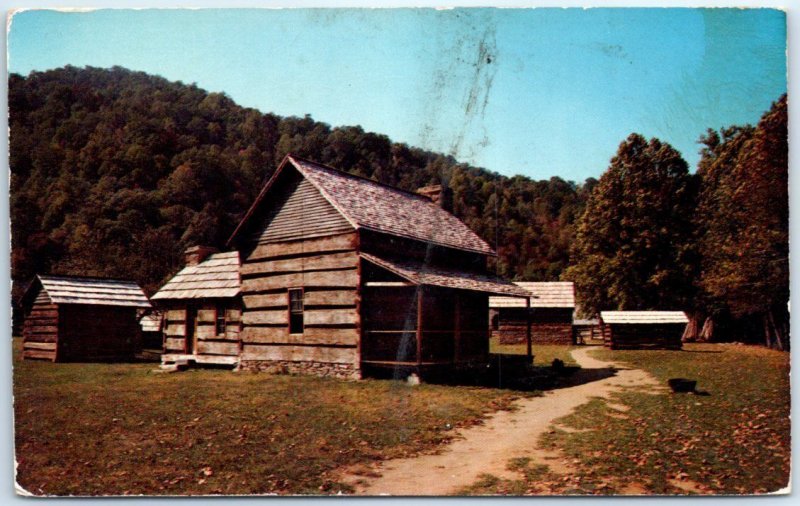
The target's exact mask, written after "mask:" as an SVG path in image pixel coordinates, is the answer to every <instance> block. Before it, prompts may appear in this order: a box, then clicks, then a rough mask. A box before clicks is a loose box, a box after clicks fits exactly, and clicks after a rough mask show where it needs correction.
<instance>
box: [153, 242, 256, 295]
mask: <svg viewBox="0 0 800 506" xmlns="http://www.w3.org/2000/svg"><path fill="white" fill-rule="evenodd" d="M240 288H241V280H240V277H239V252H238V251H231V252H227V253H214V254H212V255H209V256H208V258H206V259H205V260H204V261H203V262H200V263H199V264H197V265H189V266H186V267H184V268H183V269H182V270H181V271H180V272H178V273H177V274H176V275H175V276H173V277H172V279H170V280H169V281H168V282H167V284H165V285H164V286H162V287H161V289H160V290H159V291H158V292H156V293H155V295H153V297H152V299H153V300H167V299H202V298H227V297H236V296H237V295H239V290H240Z"/></svg>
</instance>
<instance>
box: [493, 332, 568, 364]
mask: <svg viewBox="0 0 800 506" xmlns="http://www.w3.org/2000/svg"><path fill="white" fill-rule="evenodd" d="M531 348H532V350H533V364H534V365H536V366H541V367H545V366H549V365H551V364H552V363H553V359H555V358H558V359H561V360H562V361H563V362H564V364H566V365H570V366H576V365H577V364H576V363H575V360H574V359H573V358H572V355H570V351H571V350H574V349H576V348H580V346H569V345H564V344H534V345H533V346H532V347H531ZM489 351H490V352H491V353H508V354H512V355H525V353H526V352H527V345H526V344H500V343H499V342H498V340H497V338H492V340H491V341H490V344H489Z"/></svg>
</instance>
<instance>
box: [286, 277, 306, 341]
mask: <svg viewBox="0 0 800 506" xmlns="http://www.w3.org/2000/svg"><path fill="white" fill-rule="evenodd" d="M289 333H290V334H302V333H303V289H302V288H290V289H289Z"/></svg>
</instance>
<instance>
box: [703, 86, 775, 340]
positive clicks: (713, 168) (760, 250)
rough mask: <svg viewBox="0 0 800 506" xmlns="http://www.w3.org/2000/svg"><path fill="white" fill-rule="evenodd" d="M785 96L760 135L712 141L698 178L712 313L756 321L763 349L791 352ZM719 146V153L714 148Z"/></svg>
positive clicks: (745, 132) (744, 132) (727, 135)
mask: <svg viewBox="0 0 800 506" xmlns="http://www.w3.org/2000/svg"><path fill="white" fill-rule="evenodd" d="M787 120H788V114H787V106H786V95H784V96H782V97H781V98H780V99H779V100H778V101H777V102H775V103H774V104H773V105H772V107H771V109H770V110H769V111H768V112H767V113H766V114H765V115H764V116H763V117H762V118H761V120H760V121H759V123H758V125H757V126H756V128H755V129H751V128H741V129H739V128H735V129H729V130H728V131H727V132H723V137H722V139H720V140H719V141H718V142H715V138H713V137H712V138H711V139H710V141H707V142H706V145H707V146H708V147H709V149H708V151H707V152H705V153H704V157H703V164H702V166H701V169H702V170H700V171H699V172H698V174H699V176H700V177H701V181H702V183H701V188H702V190H701V194H700V196H701V198H700V209H701V210H703V211H704V212H705V214H706V218H705V223H704V224H703V225H702V229H701V230H702V232H703V237H702V240H701V252H702V255H703V259H702V277H701V281H700V286H701V288H702V289H703V290H704V292H705V293H707V294H708V295H707V297H708V299H709V300H710V301H711V303H710V304H709V307H708V309H709V313H710V314H711V315H712V316H720V315H721V314H723V315H724V314H725V313H729V314H730V316H731V317H732V318H734V319H739V320H748V319H749V320H753V319H756V320H759V321H760V322H761V325H760V328H761V331H762V335H763V339H764V343H765V344H766V345H767V346H770V347H774V348H777V349H783V350H785V349H788V347H789V341H788V339H789V314H788V307H787V304H788V301H789V197H788V178H789V164H788V134H787V132H788V131H787ZM714 144H716V145H717V146H714Z"/></svg>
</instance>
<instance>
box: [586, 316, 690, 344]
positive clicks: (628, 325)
mask: <svg viewBox="0 0 800 506" xmlns="http://www.w3.org/2000/svg"><path fill="white" fill-rule="evenodd" d="M687 323H689V319H688V318H687V317H686V314H685V313H684V312H683V311H601V312H600V331H601V333H602V335H603V343H604V345H605V346H606V347H608V348H611V349H614V350H620V349H647V348H653V349H670V350H680V349H681V347H682V342H681V336H682V335H683V331H684V329H685V328H686V324H687Z"/></svg>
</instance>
